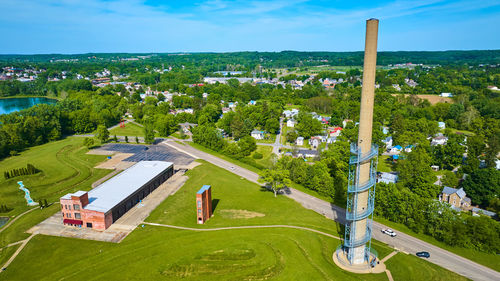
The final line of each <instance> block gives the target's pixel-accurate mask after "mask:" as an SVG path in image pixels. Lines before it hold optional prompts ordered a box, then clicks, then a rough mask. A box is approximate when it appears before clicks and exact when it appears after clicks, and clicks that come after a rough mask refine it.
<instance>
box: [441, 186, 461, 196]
mask: <svg viewBox="0 0 500 281" xmlns="http://www.w3.org/2000/svg"><path fill="white" fill-rule="evenodd" d="M457 190H458V189H456V188H453V187H449V186H445V187H443V191H441V193H444V194H453V193H455V192H457Z"/></svg>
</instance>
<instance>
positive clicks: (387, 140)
mask: <svg viewBox="0 0 500 281" xmlns="http://www.w3.org/2000/svg"><path fill="white" fill-rule="evenodd" d="M382 142H383V143H384V144H385V147H386V148H388V149H389V148H391V147H392V137H391V136H389V137H387V138H385V139H384V140H383V141H382Z"/></svg>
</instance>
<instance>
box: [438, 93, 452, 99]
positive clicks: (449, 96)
mask: <svg viewBox="0 0 500 281" xmlns="http://www.w3.org/2000/svg"><path fill="white" fill-rule="evenodd" d="M440 96H441V97H443V98H451V97H453V94H452V93H441V95H440Z"/></svg>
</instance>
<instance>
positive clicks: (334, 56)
mask: <svg viewBox="0 0 500 281" xmlns="http://www.w3.org/2000/svg"><path fill="white" fill-rule="evenodd" d="M113 61H116V62H126V63H131V64H134V63H141V64H142V63H144V62H150V63H166V64H186V65H189V64H198V65H212V64H215V63H216V64H226V63H227V64H232V65H235V64H240V65H246V66H251V65H262V66H265V67H294V66H312V65H321V64H329V65H362V63H363V52H361V51H360V52H296V51H282V52H233V53H145V54H137V53H100V54H92V53H90V54H73V55H61V54H46V55H0V62H3V63H6V62H11V63H12V62H17V63H20V62H21V63H30V62H32V63H33V62H41V63H43V62H52V63H58V62H61V63H68V62H70V63H89V62H91V63H99V62H113ZM409 62H411V63H414V64H418V63H423V64H440V65H457V64H500V50H479V51H440V52H430V51H429V52H427V51H419V52H414V51H411V52H406V51H405V52H403V51H401V52H379V54H378V64H379V65H387V64H398V63H409Z"/></svg>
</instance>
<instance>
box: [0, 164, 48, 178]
mask: <svg viewBox="0 0 500 281" xmlns="http://www.w3.org/2000/svg"><path fill="white" fill-rule="evenodd" d="M39 172H41V170H39V169H37V168H35V166H33V165H32V164H29V163H28V164H26V167H25V168H24V167H23V168H17V169H12V170H10V171H4V172H3V175H4V177H5V179H6V180H8V179H10V178H14V177H18V176H26V175H34V174H36V173H39Z"/></svg>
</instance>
